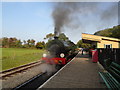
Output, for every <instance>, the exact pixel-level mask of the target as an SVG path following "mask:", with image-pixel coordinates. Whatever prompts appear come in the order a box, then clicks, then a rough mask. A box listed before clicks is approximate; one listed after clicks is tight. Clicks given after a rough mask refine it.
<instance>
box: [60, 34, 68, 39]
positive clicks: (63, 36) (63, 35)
mask: <svg viewBox="0 0 120 90" xmlns="http://www.w3.org/2000/svg"><path fill="white" fill-rule="evenodd" d="M59 40H62V41H68V40H69V39H68V37H66V35H65V34H64V33H61V34H60V35H59Z"/></svg>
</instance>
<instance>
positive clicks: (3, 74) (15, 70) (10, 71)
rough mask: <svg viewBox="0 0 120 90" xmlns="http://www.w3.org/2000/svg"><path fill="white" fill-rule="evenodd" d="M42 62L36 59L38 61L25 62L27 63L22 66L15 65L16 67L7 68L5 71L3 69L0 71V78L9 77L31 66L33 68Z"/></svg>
mask: <svg viewBox="0 0 120 90" xmlns="http://www.w3.org/2000/svg"><path fill="white" fill-rule="evenodd" d="M40 64H42V63H41V61H40V60H39V61H36V62H32V63H29V64H25V65H22V66H19V67H15V68H12V69H8V70H5V71H2V72H0V79H4V78H6V77H9V76H11V75H14V74H16V73H21V72H23V71H25V70H27V69H29V68H32V67H34V66H37V65H40Z"/></svg>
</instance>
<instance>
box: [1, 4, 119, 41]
mask: <svg viewBox="0 0 120 90" xmlns="http://www.w3.org/2000/svg"><path fill="white" fill-rule="evenodd" d="M91 3H92V4H90V5H89V3H88V6H86V5H85V8H84V5H83V6H82V8H81V12H82V13H81V12H80V13H77V14H76V15H77V16H78V21H79V22H78V23H77V24H79V27H78V28H77V29H76V28H73V27H72V28H71V27H67V28H64V30H62V32H63V33H65V34H66V36H67V37H69V39H70V40H71V41H73V42H74V43H77V42H78V41H79V40H80V39H81V33H89V34H94V33H95V32H96V31H99V30H102V29H106V28H111V27H113V26H116V25H118V3H117V2H101V3H95V2H91ZM55 4H56V2H2V37H16V38H17V39H21V40H28V39H34V40H36V41H37V42H38V41H46V40H44V37H45V36H46V34H49V33H54V20H53V18H52V15H51V14H52V12H53V8H54V5H55ZM93 5H95V6H96V5H97V9H96V7H94V6H93ZM91 7H92V8H91ZM112 12H113V13H112ZM74 21H76V18H75V19H74Z"/></svg>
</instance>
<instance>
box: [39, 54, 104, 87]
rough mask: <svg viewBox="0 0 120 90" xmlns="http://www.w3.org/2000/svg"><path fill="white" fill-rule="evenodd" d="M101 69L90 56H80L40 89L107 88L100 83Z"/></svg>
mask: <svg viewBox="0 0 120 90" xmlns="http://www.w3.org/2000/svg"><path fill="white" fill-rule="evenodd" d="M99 71H101V68H100V66H99V64H98V63H93V62H92V60H91V59H90V58H88V55H80V54H78V55H77V56H76V57H75V58H74V59H73V60H72V61H71V62H70V63H69V64H67V65H66V66H65V67H64V68H63V69H62V70H61V71H60V72H59V73H57V74H56V75H55V76H54V77H52V78H51V79H50V80H48V81H47V82H46V83H45V84H44V85H42V87H40V88H106V87H105V85H104V84H101V83H100V76H99V74H98V72H99Z"/></svg>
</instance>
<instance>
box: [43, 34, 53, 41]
mask: <svg viewBox="0 0 120 90" xmlns="http://www.w3.org/2000/svg"><path fill="white" fill-rule="evenodd" d="M53 38H54V34H52V33H49V34H47V35H46V37H45V38H44V39H48V40H52V39H53Z"/></svg>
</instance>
